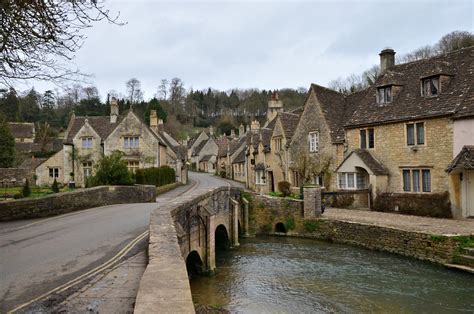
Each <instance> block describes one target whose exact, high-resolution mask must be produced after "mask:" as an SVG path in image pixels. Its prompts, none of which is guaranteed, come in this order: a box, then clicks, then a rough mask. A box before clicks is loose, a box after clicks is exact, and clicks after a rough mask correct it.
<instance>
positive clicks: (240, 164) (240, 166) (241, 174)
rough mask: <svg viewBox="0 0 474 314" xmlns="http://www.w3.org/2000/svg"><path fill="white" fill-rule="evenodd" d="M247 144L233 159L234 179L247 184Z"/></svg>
mask: <svg viewBox="0 0 474 314" xmlns="http://www.w3.org/2000/svg"><path fill="white" fill-rule="evenodd" d="M246 153H247V149H246V145H245V146H244V147H243V148H242V149H241V150H240V152H239V153H238V154H236V156H235V157H234V159H233V161H232V179H233V180H236V181H239V182H242V183H246V184H247V173H246V170H245V169H246V161H247V158H246V157H247V156H246Z"/></svg>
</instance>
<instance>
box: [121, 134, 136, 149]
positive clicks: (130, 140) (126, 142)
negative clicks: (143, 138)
mask: <svg viewBox="0 0 474 314" xmlns="http://www.w3.org/2000/svg"><path fill="white" fill-rule="evenodd" d="M139 145H140V138H139V137H138V136H126V137H124V138H123V147H124V148H137V147H138V146H139Z"/></svg>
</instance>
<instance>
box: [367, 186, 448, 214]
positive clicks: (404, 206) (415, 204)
mask: <svg viewBox="0 0 474 314" xmlns="http://www.w3.org/2000/svg"><path fill="white" fill-rule="evenodd" d="M396 206H398V212H399V213H400V214H406V215H416V216H428V217H437V218H452V217H453V215H452V213H451V204H450V202H449V193H448V192H445V193H433V194H408V193H407V194H404V193H381V194H379V195H378V196H377V197H376V199H375V201H374V208H373V210H376V211H381V212H394V211H395V207H396Z"/></svg>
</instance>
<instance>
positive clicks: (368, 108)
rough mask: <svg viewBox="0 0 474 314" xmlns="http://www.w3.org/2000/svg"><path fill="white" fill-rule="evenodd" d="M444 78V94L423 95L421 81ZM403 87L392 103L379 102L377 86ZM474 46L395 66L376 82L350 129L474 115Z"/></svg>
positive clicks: (349, 124)
mask: <svg viewBox="0 0 474 314" xmlns="http://www.w3.org/2000/svg"><path fill="white" fill-rule="evenodd" d="M435 75H442V78H443V81H444V82H441V93H440V94H439V95H437V96H435V97H424V96H422V95H421V79H422V78H424V77H430V76H435ZM391 84H394V85H399V88H400V91H399V92H398V94H394V93H392V94H393V100H392V102H391V103H388V104H383V105H381V104H377V103H376V92H377V86H383V85H391ZM472 86H474V47H470V48H464V49H460V50H457V51H453V52H450V53H447V54H444V55H440V56H436V57H433V58H429V59H425V60H419V61H414V62H410V63H405V64H400V65H395V66H393V67H391V68H389V69H388V70H387V71H386V72H385V73H384V74H383V75H381V76H380V77H379V78H377V80H376V81H375V84H374V86H373V87H370V88H369V89H368V90H367V92H366V93H365V95H364V97H362V98H361V100H360V101H359V102H358V105H357V108H356V109H355V110H354V112H353V114H352V116H351V117H350V118H348V119H347V122H346V126H347V127H357V126H362V125H370V124H380V123H391V122H398V121H406V120H411V119H420V118H428V117H437V116H446V115H453V114H459V115H460V116H466V115H472V114H474V108H473V106H474V104H473V100H474V96H473V94H472V91H471V90H470V89H472Z"/></svg>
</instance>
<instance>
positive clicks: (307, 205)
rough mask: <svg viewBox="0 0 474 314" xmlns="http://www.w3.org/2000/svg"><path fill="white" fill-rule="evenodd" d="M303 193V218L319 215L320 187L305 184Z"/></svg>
mask: <svg viewBox="0 0 474 314" xmlns="http://www.w3.org/2000/svg"><path fill="white" fill-rule="evenodd" d="M303 193H304V217H303V218H305V219H311V218H316V217H318V216H321V213H322V211H321V188H320V187H319V186H307V187H304V188H303Z"/></svg>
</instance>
